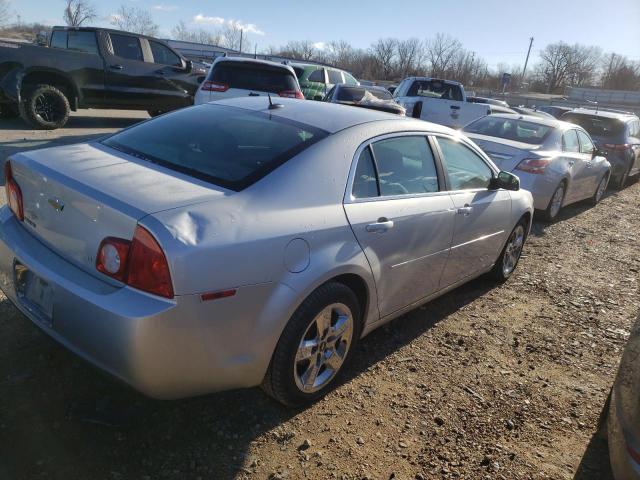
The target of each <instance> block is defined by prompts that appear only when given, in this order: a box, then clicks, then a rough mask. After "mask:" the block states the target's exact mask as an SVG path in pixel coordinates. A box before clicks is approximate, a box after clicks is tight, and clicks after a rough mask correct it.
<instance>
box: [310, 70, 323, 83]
mask: <svg viewBox="0 0 640 480" xmlns="http://www.w3.org/2000/svg"><path fill="white" fill-rule="evenodd" d="M309 81H310V82H318V83H325V82H324V68H319V69H318V70H316V71H314V72H312V73H311V75H309Z"/></svg>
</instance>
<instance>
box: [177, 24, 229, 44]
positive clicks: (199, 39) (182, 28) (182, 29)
mask: <svg viewBox="0 0 640 480" xmlns="http://www.w3.org/2000/svg"><path fill="white" fill-rule="evenodd" d="M171 34H172V36H173V38H175V39H176V40H184V41H186V42H195V43H203V44H205V45H220V43H222V37H221V35H220V33H219V32H217V31H213V32H209V31H207V30H204V29H202V28H200V29H197V30H190V29H189V27H188V26H187V24H186V23H185V22H184V20H181V21H180V22H178V24H177V25H176V26H175V27H173V29H172V30H171Z"/></svg>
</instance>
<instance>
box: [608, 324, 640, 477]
mask: <svg viewBox="0 0 640 480" xmlns="http://www.w3.org/2000/svg"><path fill="white" fill-rule="evenodd" d="M639 353H640V317H638V319H637V320H636V322H635V325H634V326H633V328H632V329H631V334H630V335H629V339H628V340H627V345H626V346H625V348H624V351H623V353H622V359H621V360H620V365H619V367H618V373H617V375H616V379H615V382H614V384H613V388H612V389H611V395H610V397H609V399H608V409H607V410H605V414H606V413H608V419H607V422H606V425H607V429H606V430H607V440H608V443H609V461H610V463H611V470H612V471H613V476H614V478H615V479H616V480H640V361H639V359H638V354H639Z"/></svg>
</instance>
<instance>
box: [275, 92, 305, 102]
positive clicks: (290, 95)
mask: <svg viewBox="0 0 640 480" xmlns="http://www.w3.org/2000/svg"><path fill="white" fill-rule="evenodd" d="M278 95H279V96H281V97H287V98H297V99H300V100H304V95H303V94H302V92H301V91H300V90H285V91H284V92H280V93H279V94H278Z"/></svg>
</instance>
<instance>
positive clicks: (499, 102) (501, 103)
mask: <svg viewBox="0 0 640 480" xmlns="http://www.w3.org/2000/svg"><path fill="white" fill-rule="evenodd" d="M467 102H472V103H488V104H489V105H496V106H498V107H504V108H509V104H508V103H507V102H505V101H504V100H497V99H495V98H487V97H476V96H471V97H467Z"/></svg>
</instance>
